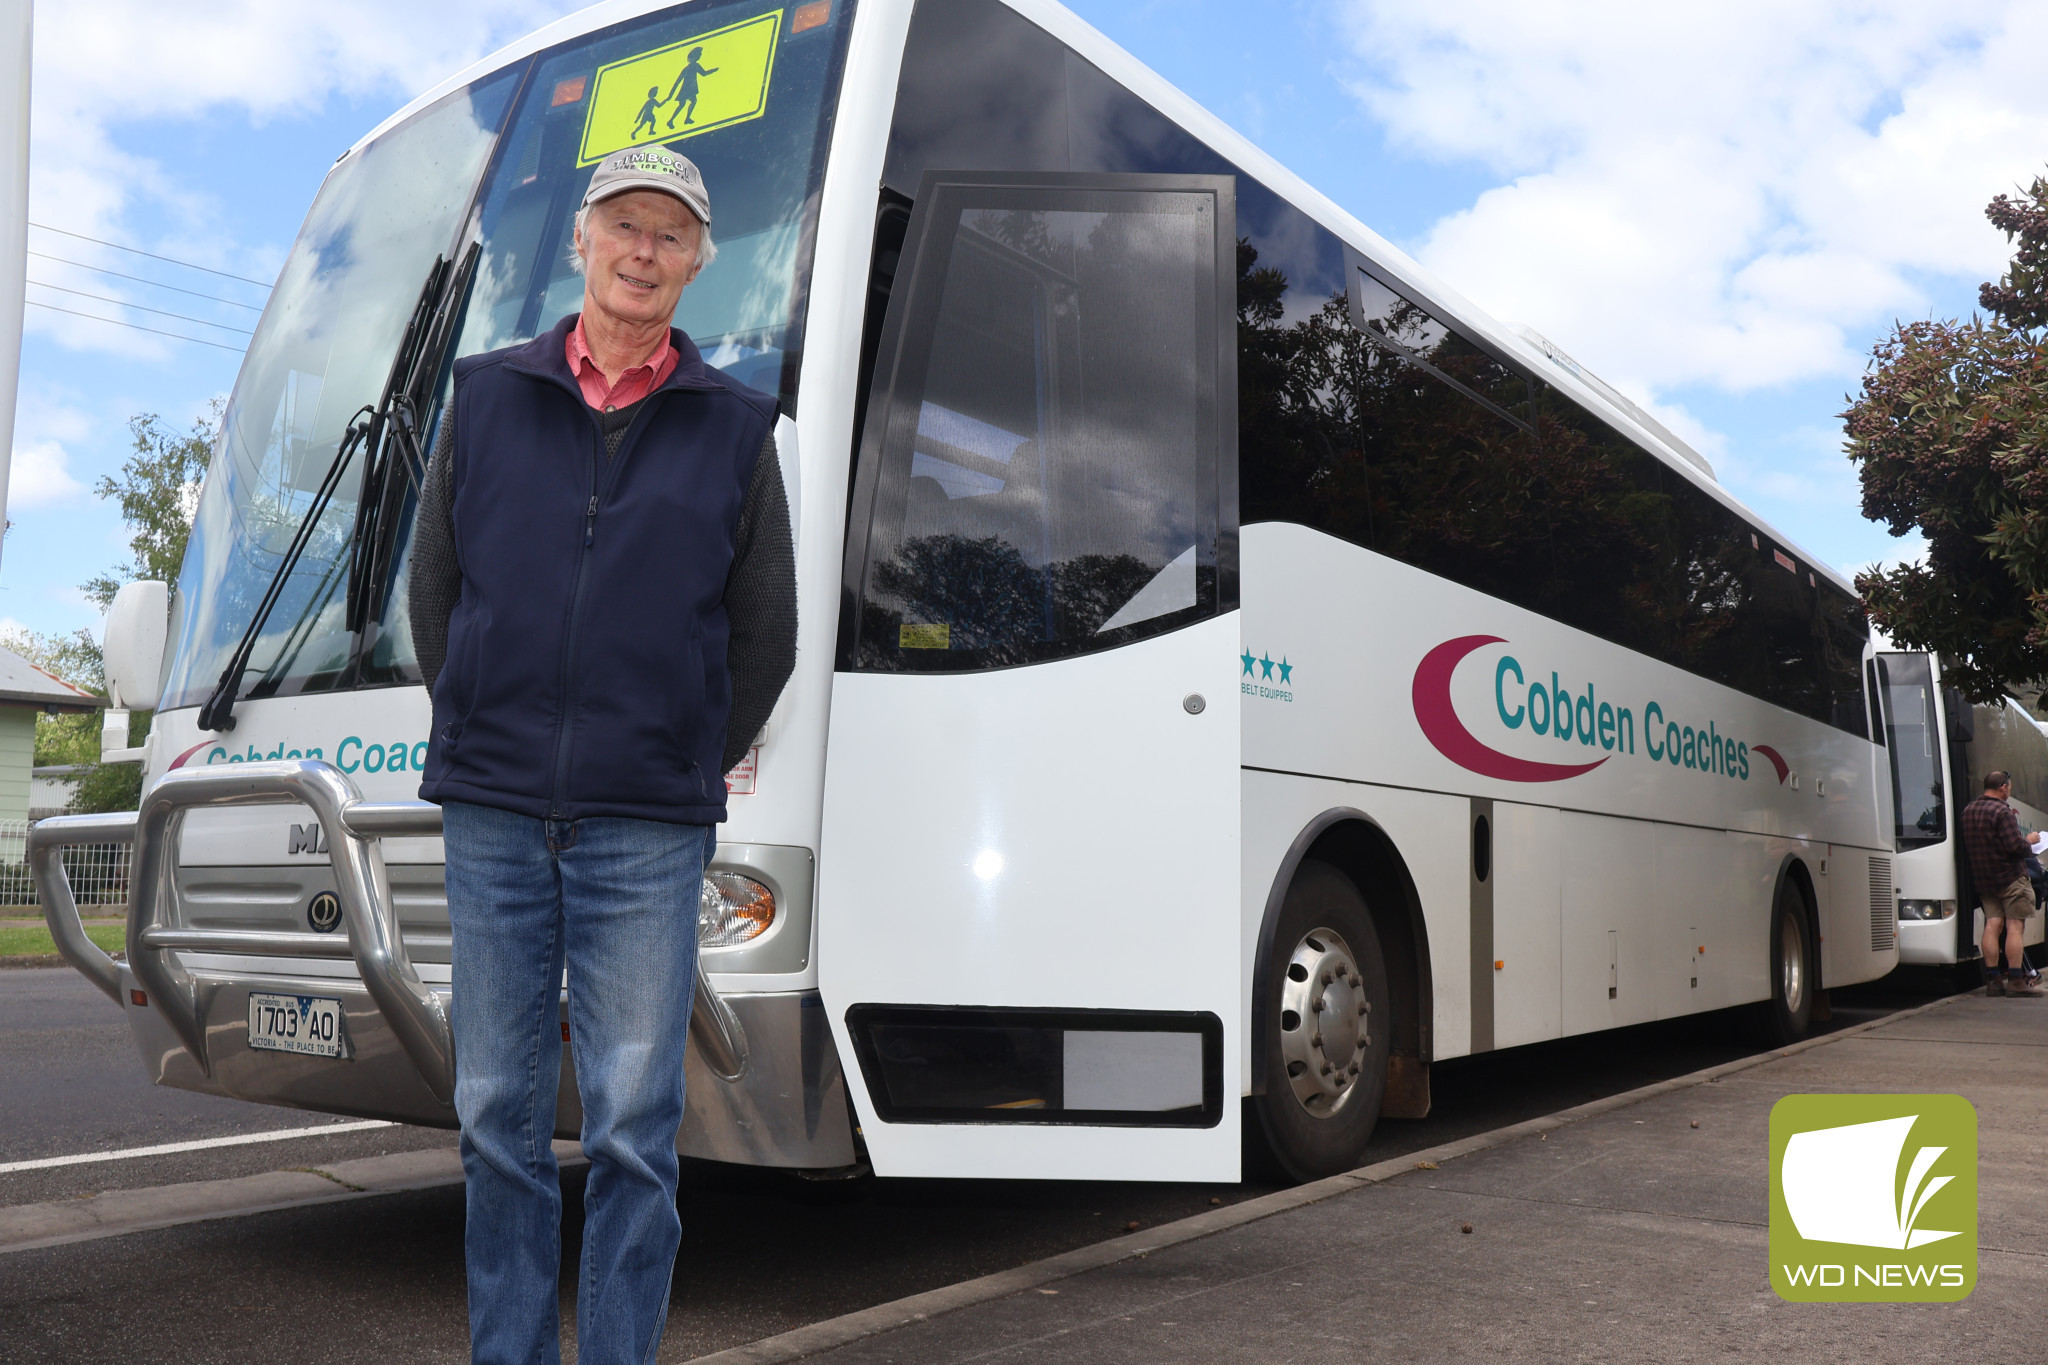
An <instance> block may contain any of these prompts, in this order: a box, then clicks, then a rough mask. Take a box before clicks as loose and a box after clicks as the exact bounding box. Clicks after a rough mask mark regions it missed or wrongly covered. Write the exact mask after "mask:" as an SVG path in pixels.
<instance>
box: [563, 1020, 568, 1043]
mask: <svg viewBox="0 0 2048 1365" xmlns="http://www.w3.org/2000/svg"><path fill="white" fill-rule="evenodd" d="M562 1041H563V1042H565V1043H566V1042H568V1041H569V1021H568V1020H567V1019H564V1020H563V1021H562Z"/></svg>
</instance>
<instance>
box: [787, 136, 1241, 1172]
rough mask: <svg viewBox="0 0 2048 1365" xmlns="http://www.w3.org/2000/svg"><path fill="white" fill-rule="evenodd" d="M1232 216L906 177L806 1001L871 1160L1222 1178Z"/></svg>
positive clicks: (1179, 183) (1235, 943)
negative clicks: (908, 198) (818, 1016)
mask: <svg viewBox="0 0 2048 1365" xmlns="http://www.w3.org/2000/svg"><path fill="white" fill-rule="evenodd" d="M1234 244H1235V215H1234V207H1233V202H1232V182H1231V180H1230V179H1229V178H1228V177H1214V176H1104V175H1075V174H1061V175H1043V176H1025V175H974V176H968V175H960V176H950V177H949V176H947V175H944V174H939V173H933V174H929V175H927V176H926V177H925V181H924V184H923V185H922V186H921V188H920V192H919V194H918V197H917V201H916V207H915V208H914V210H913V211H912V215H911V222H910V225H909V229H908V231H907V234H906V240H905V246H904V254H903V264H902V266H901V267H900V268H899V270H898V273H897V275H896V279H895V284H894V288H893V290H892V293H891V297H890V298H889V300H888V305H887V307H888V313H887V318H886V321H885V323H884V325H883V328H882V335H881V344H880V346H879V348H878V353H877V356H876V361H875V371H874V376H875V377H874V382H873V385H872V388H871V390H870V395H869V401H868V407H867V422H866V430H865V432H864V433H863V438H862V445H861V453H860V463H859V467H858V469H857V472H856V479H855V487H854V503H853V507H852V515H851V517H850V519H849V525H850V527H851V528H852V529H851V532H850V534H849V537H848V549H847V563H846V575H847V577H846V586H847V592H846V593H845V596H844V601H845V604H846V605H845V614H844V617H843V619H842V622H841V629H840V641H839V660H838V672H837V675H836V677H835V679H834V684H833V697H832V716H831V730H830V735H831V739H830V744H829V748H828V754H827V760H826V778H825V799H824V828H823V833H822V837H821V849H820V857H819V898H818V909H817V913H818V932H819V939H818V945H819V951H818V966H819V985H820V990H821V991H822V993H823V996H824V1000H825V1004H826V1006H827V1010H828V1012H829V1014H830V1017H831V1021H832V1026H833V1028H834V1030H835V1033H836V1035H837V1037H838V1041H839V1043H840V1045H841V1050H842V1056H843V1057H845V1058H846V1059H847V1061H848V1063H849V1068H848V1069H849V1070H850V1071H851V1072H853V1073H854V1075H853V1078H852V1080H851V1084H850V1086H849V1088H850V1090H851V1092H852V1093H853V1096H854V1102H855V1106H856V1109H857V1112H858V1114H859V1117H860V1123H861V1127H862V1134H863V1137H864V1138H865V1141H866V1143H867V1148H868V1153H869V1157H870V1160H871V1161H872V1162H873V1165H874V1168H875V1170H876V1172H877V1173H878V1174H882V1175H922V1176H984V1177H986V1176H1007V1177H1028V1178H1063V1179H1073V1178H1083V1179H1120V1180H1129V1179H1150V1180H1218V1179H1226V1180H1228V1179H1236V1178H1237V1176H1238V1173H1239V1136H1238V1118H1239V1104H1238V1099H1239V1096H1240V1095H1241V1093H1242V1091H1243V1084H1242V1078H1241V1076H1240V1075H1239V1070H1240V1061H1239V1051H1240V1048H1241V1046H1242V1037H1241V1034H1240V1030H1241V1029H1242V1028H1243V1026H1244V1023H1243V1015H1244V1003H1243V979H1244V977H1243V971H1242V969H1241V962H1240V959H1241V957H1242V947H1241V940H1242V934H1241V931H1240V908H1239V901H1240V896H1241V892H1240V878H1239V851H1238V843H1239V804H1240V798H1239V762H1240V757H1239V755H1240V748H1239V732H1240V724H1239V706H1238V702H1237V681H1238V674H1239V673H1240V671H1241V669H1242V664H1241V661H1240V659H1239V654H1240V648H1239V640H1238V615H1237V612H1236V610H1235V608H1236V606H1237V581H1236V538H1235V532H1236V505H1235V504H1236V497H1235V482H1234V480H1235V463H1236V444H1235V434H1236V414H1235V394H1236V374H1235V360H1234V353H1235V352H1234V328H1235V312H1234V300H1235V293H1234V278H1235V274H1234V272H1235V246H1234Z"/></svg>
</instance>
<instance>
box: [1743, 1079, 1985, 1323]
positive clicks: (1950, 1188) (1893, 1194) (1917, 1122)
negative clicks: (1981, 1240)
mask: <svg viewBox="0 0 2048 1365" xmlns="http://www.w3.org/2000/svg"><path fill="white" fill-rule="evenodd" d="M1976 1285H1977V1111H1976V1110H1975V1109H1972V1108H1971V1107H1970V1102H1969V1101H1968V1100H1965V1099H1964V1098H1962V1097H1961V1096H1960V1095H1787V1096H1786V1097H1785V1098H1784V1099H1782V1100H1779V1101H1778V1102H1777V1103H1776V1104H1775V1105H1773V1106H1772V1107H1771V1288H1773V1289H1775V1290H1777V1291H1778V1297H1779V1298H1781V1299H1787V1300H1790V1301H1791V1302H1794V1303H1952V1302H1954V1301H1955V1300H1957V1299H1964V1298H1968V1297H1969V1294H1970V1291H1971V1290H1972V1289H1974V1288H1976Z"/></svg>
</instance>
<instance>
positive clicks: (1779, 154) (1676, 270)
mask: <svg viewBox="0 0 2048 1365" xmlns="http://www.w3.org/2000/svg"><path fill="white" fill-rule="evenodd" d="M1347 26H1348V27H1347V32H1348V36H1349V39H1350V50H1351V52H1352V53H1353V54H1355V63H1354V65H1353V66H1352V67H1351V68H1350V69H1349V71H1348V72H1347V75H1348V77H1349V80H1348V84H1349V85H1350V88H1351V89H1352V91H1353V93H1354V94H1355V95H1356V96H1357V98H1358V99H1359V100H1360V101H1361V102H1362V103H1363V105H1364V106H1365V107H1366V109H1367V110H1368V112H1370V113H1371V114H1372V115H1374V116H1375V117H1376V118H1377V119H1378V120H1379V121H1380V122H1381V123H1382V124H1383V125H1384V126H1385V128H1386V129H1387V131H1388V135H1389V137H1390V138H1391V140H1392V141H1393V143H1394V144H1395V145H1396V146H1397V147H1400V148H1402V149H1404V150H1406V151H1408V152H1410V153H1412V154H1416V155H1420V156H1423V157H1426V158H1431V159H1437V160H1444V161H1463V162H1477V163H1480V164H1482V165H1484V166H1486V167H1488V168H1490V169H1491V170H1492V171H1493V172H1494V173H1495V174H1496V175H1497V176H1498V177H1499V178H1500V181H1501V183H1499V184H1498V185H1497V186H1496V187H1495V188H1492V189H1489V190H1487V191H1486V192H1484V193H1483V194H1481V195H1479V196H1478V198H1477V199H1476V200H1475V201H1474V202H1473V203H1472V204H1471V205H1470V206H1469V207H1468V208H1466V209H1464V210H1463V211H1461V212H1458V213H1454V214H1451V215H1449V216H1448V217H1446V218H1444V219H1442V220H1440V221H1439V222H1438V223H1436V224H1435V225H1434V226H1433V227H1432V228H1431V229H1430V230H1429V231H1428V232H1427V233H1426V234H1424V236H1423V237H1422V238H1421V239H1420V240H1419V241H1418V242H1416V243H1415V244H1414V246H1415V250H1416V251H1417V254H1418V255H1419V256H1420V257H1421V258H1422V259H1423V260H1424V261H1425V262H1426V263H1428V264H1429V265H1430V266H1431V267H1432V268H1433V269H1435V270H1438V271H1440V272H1441V273H1442V274H1443V275H1444V276H1445V277H1446V278H1447V279H1449V280H1451V281H1452V282H1453V283H1455V284H1456V285H1457V286H1458V287H1459V288H1460V289H1461V290H1462V291H1464V292H1465V293H1467V294H1469V295H1471V296H1472V297H1473V298H1474V299H1475V300H1476V301H1478V302H1479V303H1480V304H1481V305H1482V306H1484V307H1486V308H1487V309H1489V311H1493V312H1495V313H1497V314H1499V315H1501V316H1504V317H1508V318H1515V319H1520V320H1525V321H1527V322H1529V323H1531V324H1533V325H1534V326H1536V327H1538V328H1540V329H1541V330H1542V331H1543V332H1545V333H1546V334H1548V335H1550V336H1552V337H1554V338H1556V339H1557V341H1558V343H1559V344H1560V345H1562V346H1563V347H1564V348H1565V349H1566V350H1568V351H1570V352H1571V353H1573V354H1574V355H1576V356H1578V357H1580V358H1581V359H1583V360H1584V361H1585V362H1586V363H1588V364H1589V365H1591V366H1592V367H1593V368H1594V369H1595V370H1596V371H1597V372H1599V373H1601V374H1603V375H1605V376H1607V377H1608V378H1609V379H1610V380H1611V381H1612V382H1614V383H1615V384H1616V385H1617V386H1618V387H1622V388H1624V389H1627V390H1630V391H1633V392H1635V393H1637V394H1655V393H1656V392H1658V391H1660V390H1663V391H1667V392H1668V391H1670V390H1672V389H1676V388H1681V387H1684V386H1690V385H1706V386H1711V387H1715V388H1719V389H1722V390H1725V391H1729V392H1736V393H1740V392H1747V391H1752V390H1756V389H1760V388H1766V387H1770V386H1774V385H1778V384H1782V383H1788V382H1796V381H1800V380H1807V379H1815V378H1833V377H1838V378H1841V379H1843V380H1844V381H1845V382H1846V381H1849V380H1852V379H1853V377H1854V376H1855V375H1856V374H1857V373H1858V372H1859V370H1860V368H1861V365H1862V358H1863V354H1864V347H1865V345H1866V343H1867V339H1868V337H1869V336H1870V334H1871V333H1872V332H1875V331H1878V330H1881V329H1882V328H1883V327H1884V326H1886V325H1887V324H1888V323H1889V321H1890V320H1891V319H1892V318H1894V317H1897V316H1912V315H1915V314H1922V313H1924V312H1925V311H1926V310H1927V309H1928V308H1929V306H1930V298H1929V296H1928V294H1927V293H1926V292H1925V291H1924V289H1923V288H1922V283H1921V282H1923V281H1926V280H1928V279H1929V278H1930V277H1931V276H1941V277H1960V278H1961V279H1964V280H1968V281H1974V280H1976V279H1983V278H1990V277H1993V276H1995V275H1996V274H1997V273H1998V272H1999V271H2000V270H2001V269H2002V267H2003V264H2004V262H2005V260H2006V258H2007V255H2008V251H2009V248H2008V247H2007V244H2006V242H2005V240H2004V238H2003V237H2002V236H2001V235H2000V234H1999V233H1998V232H1997V231H1996V230H1994V229H1993V228H1992V227H1991V226H1990V225H1989V224H1988V223H1986V222H1985V221H1984V219H1983V212H1982V211H1983V206H1984V204H1985V202H1986V201H1987V200H1989V199H1990V198H1991V196H1992V195H1994V194H1997V193H2000V192H2004V191H2010V190H2012V189H2013V187H2014V186H2015V185H2017V184H2023V183H2025V182H2026V181H2027V180H2029V179H2031V177H2032V176H2034V175H2036V174H2039V173H2041V171H2042V168H2043V163H2044V161H2048V82H2044V81H2042V80H2041V79H2040V75H2039V55H2040V53H2041V52H2043V51H2048V6H2043V5H2041V4H2039V3H2038V2H2037V0H2033V2H2030V0H1951V2H1950V3H1944V4H1941V5H1929V4H1926V3H1924V0H1807V3H1785V2H1784V0H1730V2H1729V3H1724V4H1720V5H1715V6H1710V7H1699V6H1661V5H1641V4H1637V3H1629V2H1628V0H1584V2H1582V3H1572V4H1562V3H1555V2H1553V3H1532V2H1531V0H1474V2H1473V3H1467V4H1460V5H1433V6H1420V5H1413V4H1409V3H1406V2H1405V0H1350V6H1349V9H1348V11H1347Z"/></svg>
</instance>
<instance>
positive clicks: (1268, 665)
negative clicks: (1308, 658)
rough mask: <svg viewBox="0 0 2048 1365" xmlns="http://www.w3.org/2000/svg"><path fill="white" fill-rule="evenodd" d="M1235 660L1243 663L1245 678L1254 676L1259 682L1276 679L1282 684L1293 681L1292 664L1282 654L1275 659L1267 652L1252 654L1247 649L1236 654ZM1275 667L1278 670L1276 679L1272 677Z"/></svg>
mask: <svg viewBox="0 0 2048 1365" xmlns="http://www.w3.org/2000/svg"><path fill="white" fill-rule="evenodd" d="M1237 661H1238V662H1239V663H1241V664H1243V665H1244V676H1245V677H1247V678H1256V679H1258V680H1259V681H1261V682H1267V681H1278V682H1280V683H1281V684H1282V685H1286V684H1290V683H1292V682H1293V681H1294V665H1293V664H1291V663H1289V662H1288V661H1287V659H1286V657H1285V656H1284V655H1283V656H1282V657H1280V658H1279V659H1275V658H1273V657H1272V656H1271V655H1269V654H1261V655H1256V656H1254V655H1253V654H1252V652H1251V651H1250V650H1249V649H1247V650H1246V651H1245V652H1244V653H1242V654H1240V655H1238V656H1237ZM1276 668H1277V669H1278V670H1280V672H1279V677H1278V678H1277V679H1275V678H1274V673H1273V670H1274V669H1276Z"/></svg>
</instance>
